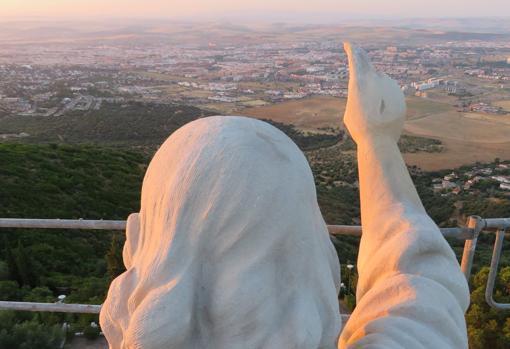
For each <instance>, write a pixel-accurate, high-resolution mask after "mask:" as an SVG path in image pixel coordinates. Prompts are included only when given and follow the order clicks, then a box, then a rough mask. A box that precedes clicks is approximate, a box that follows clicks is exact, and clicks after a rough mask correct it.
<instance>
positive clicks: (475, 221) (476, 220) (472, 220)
mask: <svg viewBox="0 0 510 349" xmlns="http://www.w3.org/2000/svg"><path fill="white" fill-rule="evenodd" d="M467 226H468V228H470V229H473V238H472V239H469V240H466V242H465V243H464V252H463V253H462V262H461V264H460V268H461V270H462V273H463V274H464V276H465V277H466V280H467V281H468V282H469V277H470V275H471V268H472V267H473V258H474V257H475V250H476V242H477V241H478V235H479V234H480V232H481V231H482V229H483V228H484V220H483V219H482V218H481V217H479V216H469V218H468V222H467Z"/></svg>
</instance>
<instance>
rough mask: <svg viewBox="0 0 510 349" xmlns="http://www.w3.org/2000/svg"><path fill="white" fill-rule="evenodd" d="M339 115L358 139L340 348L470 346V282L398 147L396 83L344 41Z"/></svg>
mask: <svg viewBox="0 0 510 349" xmlns="http://www.w3.org/2000/svg"><path fill="white" fill-rule="evenodd" d="M345 50H346V52H347V55H348V60H349V68H350V80H349V96H348V100H347V109H346V112H345V117H344V122H345V124H346V126H347V128H348V130H349V132H350V133H351V135H352V137H353V138H354V140H355V142H356V143H357V145H358V167H359V180H360V196H361V220H362V226H363V237H362V239H361V244H360V250H359V257H358V271H359V281H358V287H357V307H356V309H355V310H354V312H353V314H352V316H351V318H350V320H349V322H348V323H347V324H346V326H345V328H344V330H343V332H342V334H341V336H340V340H339V345H338V347H339V348H364V349H368V348H379V349H380V348H388V349H390V348H391V349H397V348H405V349H411V348H412V349H418V348H441V349H448V348H451V349H461V348H467V346H468V344H467V334H466V324H465V320H464V312H465V311H466V309H467V307H468V304H469V290H468V286H467V282H466V280H465V278H464V276H463V274H462V273H461V270H460V267H459V264H458V262H457V260H456V258H455V255H454V253H453V251H452V249H451V248H450V246H449V245H448V243H447V242H446V241H445V239H444V238H443V236H442V235H441V233H440V231H439V229H438V227H437V226H436V225H435V224H434V222H433V221H432V220H431V219H430V217H429V216H428V215H427V213H426V212H425V209H424V208H423V205H422V203H421V201H420V199H419V197H418V194H417V192H416V189H415V187H414V185H413V182H412V180H411V177H410V176H409V173H408V171H407V168H406V166H405V163H404V161H403V159H402V156H401V154H400V151H399V149H398V146H397V141H398V138H399V137H400V134H401V132H402V128H403V125H404V119H405V99H404V96H403V94H402V92H401V90H400V88H399V86H398V84H397V83H396V82H395V81H394V80H392V79H390V78H389V77H388V76H386V75H385V74H381V73H378V72H377V71H375V69H374V67H373V66H372V64H371V63H370V61H369V59H368V56H367V54H366V53H365V52H364V51H363V50H361V49H360V48H356V47H353V46H352V45H350V44H348V43H347V44H345Z"/></svg>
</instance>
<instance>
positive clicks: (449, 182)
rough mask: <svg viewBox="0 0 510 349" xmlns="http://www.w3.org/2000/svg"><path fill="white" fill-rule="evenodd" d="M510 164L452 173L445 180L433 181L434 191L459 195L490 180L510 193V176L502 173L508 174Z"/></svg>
mask: <svg viewBox="0 0 510 349" xmlns="http://www.w3.org/2000/svg"><path fill="white" fill-rule="evenodd" d="M509 169H510V164H506V163H501V164H498V165H497V166H496V167H495V168H491V167H482V168H478V167H474V168H472V169H471V170H469V171H466V172H464V173H462V174H461V173H457V172H451V173H450V174H447V175H445V176H444V177H443V178H433V179H432V189H433V190H434V191H435V192H442V195H450V194H453V195H458V194H460V193H461V192H462V191H466V192H468V191H469V190H470V189H471V188H472V187H473V186H474V185H475V184H476V183H478V182H480V181H482V180H490V181H494V182H497V183H498V184H499V189H501V190H504V191H509V192H510V175H503V174H501V172H508V171H505V170H509Z"/></svg>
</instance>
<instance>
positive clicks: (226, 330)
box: [101, 117, 340, 349]
mask: <svg viewBox="0 0 510 349" xmlns="http://www.w3.org/2000/svg"><path fill="white" fill-rule="evenodd" d="M123 258H124V263H125V265H126V268H127V271H126V272H125V273H123V274H122V275H120V276H119V277H118V278H117V279H115V280H114V281H113V282H112V284H111V286H110V290H109V293H108V297H107V299H106V301H105V303H104V305H103V308H102V309H101V326H102V329H103V332H104V333H105V335H106V338H107V339H108V342H109V343H110V347H111V348H115V349H117V348H142V349H162V348H183V349H185V348H190V349H191V348H208V349H224V348H229V349H236V348H248V349H249V348H302V349H314V348H334V347H335V344H336V340H337V337H338V334H339V331H340V315H339V311H338V301H337V290H338V286H339V277H340V271H339V265H338V258H337V256H336V253H335V251H334V249H333V246H332V244H331V242H330V240H329V236H328V232H327V228H326V225H325V223H324V220H323V218H322V216H321V213H320V211H319V207H318V205H317V198H316V193H315V186H314V180H313V176H312V173H311V171H310V167H309V165H308V163H307V161H306V159H305V157H304V155H303V154H302V152H301V151H300V150H299V149H298V148H297V146H296V145H295V144H294V143H293V142H292V141H291V140H290V139H289V138H288V137H287V136H286V135H285V134H283V133H282V132H281V131H279V130H278V129H276V128H274V127H272V126H271V125H269V124H267V123H264V122H261V121H258V120H253V119H248V118H242V117H209V118H204V119H200V120H197V121H194V122H192V123H190V124H187V125H186V126H184V127H183V128H181V129H179V130H178V131H176V132H175V133H174V134H172V136H171V137H169V138H168V139H167V140H166V142H165V143H164V144H163V145H162V146H161V148H160V149H159V150H158V151H157V153H156V155H155V156H154V158H153V159H152V161H151V163H150V165H149V168H148V170H147V173H146V175H145V179H144V182H143V188H142V203H141V210H140V213H138V214H133V215H131V216H130V217H129V220H128V227H127V237H126V244H125V247H124V253H123Z"/></svg>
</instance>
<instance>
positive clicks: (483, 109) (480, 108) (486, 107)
mask: <svg viewBox="0 0 510 349" xmlns="http://www.w3.org/2000/svg"><path fill="white" fill-rule="evenodd" d="M469 110H471V111H472V112H476V113H484V114H507V112H506V111H505V110H503V108H501V107H496V106H493V105H490V104H487V103H482V102H480V103H474V104H471V105H470V106H469Z"/></svg>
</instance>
